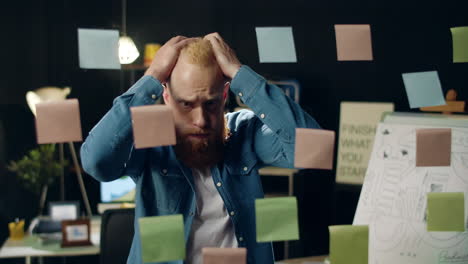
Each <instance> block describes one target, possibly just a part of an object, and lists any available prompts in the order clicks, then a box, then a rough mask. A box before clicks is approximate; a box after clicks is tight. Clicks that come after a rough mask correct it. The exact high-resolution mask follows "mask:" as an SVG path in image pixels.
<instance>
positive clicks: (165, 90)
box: [162, 83, 170, 105]
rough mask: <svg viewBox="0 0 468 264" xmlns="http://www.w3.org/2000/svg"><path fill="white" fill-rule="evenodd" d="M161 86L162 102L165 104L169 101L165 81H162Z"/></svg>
mask: <svg viewBox="0 0 468 264" xmlns="http://www.w3.org/2000/svg"><path fill="white" fill-rule="evenodd" d="M162 86H163V87H164V90H163V100H164V104H166V105H167V102H168V101H169V96H170V95H169V88H167V83H163V84H162Z"/></svg>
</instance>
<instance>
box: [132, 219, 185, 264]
mask: <svg viewBox="0 0 468 264" xmlns="http://www.w3.org/2000/svg"><path fill="white" fill-rule="evenodd" d="M138 224H139V227H140V228H139V231H140V239H141V254H142V256H141V257H142V259H143V262H144V263H147V262H163V261H174V260H183V259H185V239H184V220H183V217H182V215H180V214H179V215H165V216H152V217H142V218H139V219H138Z"/></svg>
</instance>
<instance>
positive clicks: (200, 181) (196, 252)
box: [185, 168, 238, 264]
mask: <svg viewBox="0 0 468 264" xmlns="http://www.w3.org/2000/svg"><path fill="white" fill-rule="evenodd" d="M192 174H193V179H194V182H195V196H196V199H197V210H196V213H195V216H194V218H193V223H192V229H191V231H190V237H189V241H188V245H187V256H186V261H185V263H187V264H202V261H203V259H202V254H201V253H202V248H204V247H220V248H236V247H238V244H237V239H236V235H235V232H234V225H233V224H232V222H231V219H230V217H229V215H228V212H227V210H226V207H224V202H223V199H222V198H221V196H220V195H219V193H218V190H217V189H216V186H215V184H214V181H213V177H212V176H211V171H210V169H209V168H206V169H203V170H197V169H192Z"/></svg>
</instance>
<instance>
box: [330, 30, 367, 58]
mask: <svg viewBox="0 0 468 264" xmlns="http://www.w3.org/2000/svg"><path fill="white" fill-rule="evenodd" d="M335 36H336V55H337V59H338V61H372V60H373V59H374V57H373V55H372V39H371V30H370V25H335Z"/></svg>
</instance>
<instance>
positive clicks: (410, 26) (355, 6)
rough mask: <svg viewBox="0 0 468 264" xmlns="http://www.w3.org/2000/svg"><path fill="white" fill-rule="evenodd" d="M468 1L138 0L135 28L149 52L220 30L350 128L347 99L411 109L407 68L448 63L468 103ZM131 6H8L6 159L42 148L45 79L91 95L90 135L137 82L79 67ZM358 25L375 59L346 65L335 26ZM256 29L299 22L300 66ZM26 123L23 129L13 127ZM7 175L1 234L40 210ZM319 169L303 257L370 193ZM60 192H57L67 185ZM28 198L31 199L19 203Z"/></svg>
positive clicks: (1, 185) (262, 69)
mask: <svg viewBox="0 0 468 264" xmlns="http://www.w3.org/2000/svg"><path fill="white" fill-rule="evenodd" d="M467 7H468V2H467V1H435V0H429V1H411V2H408V1H403V0H394V1H370V0H353V1H349V0H348V1H345V0H340V1H337V0H335V1H322V0H320V1H306V0H290V1H279V0H268V1H267V0H260V1H252V0H250V1H248V0H239V1H215V0H199V1H150V0H145V1H143V0H138V1H128V10H127V12H128V14H127V15H128V17H127V31H128V34H129V35H130V36H131V37H132V38H133V39H134V41H135V42H136V44H137V46H138V48H139V50H140V52H141V53H143V50H144V44H145V43H147V42H159V43H164V42H165V41H167V40H168V39H169V38H171V37H172V36H175V35H177V34H181V35H187V36H202V35H204V34H207V33H210V32H213V31H217V32H220V33H221V35H222V36H223V37H224V38H225V39H226V41H227V42H228V43H230V44H231V46H232V47H233V49H234V50H235V51H236V52H237V54H238V56H239V58H240V60H241V62H243V63H244V64H247V65H249V66H251V67H252V68H253V69H254V70H256V71H257V72H258V73H260V74H262V75H264V76H266V77H269V78H295V79H298V80H299V82H300V83H301V85H302V89H303V90H302V94H301V105H302V106H303V108H304V109H306V111H307V112H309V113H310V114H311V115H313V116H314V117H315V118H316V119H317V121H318V122H319V123H320V124H321V125H322V126H323V127H324V128H327V129H332V130H336V131H338V121H339V104H340V102H341V101H344V100H347V101H387V102H394V103H395V108H396V110H397V111H410V109H409V106H408V101H407V99H406V94H405V91H404V86H403V82H402V79H401V73H404V72H413V71H423V70H438V71H439V75H440V78H441V82H442V86H443V89H444V91H445V92H446V91H447V90H448V89H452V88H453V89H456V90H457V91H458V93H459V98H460V99H462V100H467V99H468V92H467V87H468V77H467V76H468V75H467V72H468V65H467V64H453V63H452V62H451V52H452V48H451V35H450V31H449V28H450V27H452V26H468V17H467V16H466V9H467ZM120 12H121V9H120V1H112V0H102V1H91V0H86V1H68V0H50V1H45V0H40V1H26V2H21V3H19V2H18V3H15V2H10V3H8V4H6V5H5V8H2V9H1V11H0V14H1V15H0V19H1V20H0V22H1V24H2V25H3V29H4V30H3V31H2V32H3V33H2V40H1V41H0V50H1V51H2V52H1V56H2V63H1V64H0V67H1V70H0V76H1V78H0V80H1V82H0V106H1V107H0V110H1V112H2V115H1V116H2V121H3V126H4V130H5V134H6V135H7V137H6V139H5V142H6V146H0V151H4V152H5V153H6V154H5V158H4V159H5V160H11V159H17V158H19V157H20V156H21V155H23V154H24V153H25V152H26V151H27V150H28V149H30V148H32V147H34V146H35V143H34V140H35V132H34V131H33V128H34V123H33V117H32V115H31V114H30V113H29V110H28V109H27V106H26V103H25V101H24V94H25V93H26V91H28V90H30V89H35V88H37V87H41V86H44V85H55V86H65V85H67V86H71V87H72V89H73V90H72V94H71V97H75V98H78V99H79V100H80V109H81V115H82V123H83V132H84V135H86V134H87V132H88V131H89V130H90V129H91V128H92V126H93V125H94V124H95V123H97V121H98V120H99V119H100V118H101V117H102V115H103V114H104V113H105V111H106V110H107V109H108V108H109V107H110V106H111V104H112V99H113V98H114V97H115V96H117V95H118V94H119V93H121V92H122V91H123V90H126V89H127V87H128V85H129V72H123V73H121V72H120V71H115V70H109V71H104V70H82V69H79V68H78V56H77V52H78V48H77V33H76V29H77V28H78V27H87V28H114V29H119V28H120V19H121V17H120ZM352 23H366V24H371V27H372V29H371V30H372V38H373V48H374V58H375V60H374V61H372V62H337V61H336V50H335V37H334V28H333V26H334V24H352ZM256 26H292V27H293V33H294V38H295V43H296V52H297V55H298V63H294V64H291V63H278V64H276V63H275V64H260V63H259V59H258V51H257V45H256V37H255V27H256ZM138 62H140V63H141V62H142V59H141V58H140V59H139V60H138ZM141 74H142V72H136V75H137V76H139V75H141ZM3 117H5V118H3ZM17 128H18V129H20V130H21V131H22V132H21V133H12V132H10V131H12V130H13V129H17ZM16 131H18V130H16ZM0 142H2V141H1V140H0ZM78 145H79V144H78ZM1 171H2V173H1V174H0V181H1V182H0V218H2V219H0V224H1V227H0V230H2V232H0V236H1V237H0V238H4V237H5V236H6V230H5V229H2V228H4V225H3V224H2V223H3V222H6V221H7V220H11V219H12V218H14V217H16V216H19V217H27V218H28V217H32V216H33V215H34V214H33V213H31V212H32V208H33V207H34V206H33V205H32V204H30V203H29V201H30V199H31V198H32V197H34V195H32V194H30V193H28V192H27V191H26V190H23V189H22V188H21V187H17V186H18V183H17V181H16V180H15V178H14V177H13V176H12V175H10V174H9V173H8V172H7V171H6V170H5V169H4V164H2V170H1ZM68 175H69V177H67V198H69V199H80V194H79V190H78V189H77V188H76V187H75V186H76V184H75V181H76V180H75V175H74V173H73V172H68ZM314 175H316V173H314V172H310V177H308V178H307V177H306V179H305V180H304V181H305V183H306V184H307V185H306V186H307V188H309V189H305V190H303V193H304V197H305V198H304V199H305V200H304V204H305V205H304V207H303V208H306V209H307V208H309V212H308V214H307V215H308V216H307V217H306V218H304V219H306V220H307V221H309V222H310V223H306V224H310V225H313V224H317V223H318V224H317V225H318V226H319V227H320V228H318V229H311V230H312V231H311V232H312V234H309V235H310V237H308V238H307V239H306V240H307V241H309V242H310V243H309V244H306V245H301V246H300V249H298V250H297V252H298V254H311V253H323V252H324V251H326V249H327V248H328V245H327V242H326V236H327V233H326V229H324V228H326V224H327V223H330V224H331V223H350V222H351V221H352V215H353V213H354V208H355V206H356V202H357V198H358V197H359V189H360V188H359V187H348V186H341V185H336V186H335V185H333V181H334V175H335V172H334V171H325V172H320V180H315V179H314V178H313V177H314ZM85 183H86V185H87V188H88V192H89V195H90V199H91V202H92V203H93V204H96V203H97V202H98V201H99V185H98V184H97V183H96V182H95V181H94V180H92V179H91V178H90V177H85ZM324 185H325V186H327V188H322V187H323V186H324ZM12 186H15V188H12ZM50 197H51V199H57V197H58V189H57V186H54V187H53V188H52V190H51V193H50ZM321 197H323V199H320V198H321ZM17 200H19V201H21V202H20V203H21V204H20V205H21V206H19V207H17V206H15V207H13V206H12V204H13V203H14V202H15V201H17ZM324 204H325V205H329V206H323V205H324ZM317 208H319V209H318V210H317ZM327 209H328V210H327ZM316 217H318V218H316ZM317 219H318V220H317ZM314 221H318V222H314ZM314 232H317V233H314ZM314 236H315V237H314ZM320 241H322V243H320ZM325 253H326V252H325Z"/></svg>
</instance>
